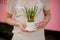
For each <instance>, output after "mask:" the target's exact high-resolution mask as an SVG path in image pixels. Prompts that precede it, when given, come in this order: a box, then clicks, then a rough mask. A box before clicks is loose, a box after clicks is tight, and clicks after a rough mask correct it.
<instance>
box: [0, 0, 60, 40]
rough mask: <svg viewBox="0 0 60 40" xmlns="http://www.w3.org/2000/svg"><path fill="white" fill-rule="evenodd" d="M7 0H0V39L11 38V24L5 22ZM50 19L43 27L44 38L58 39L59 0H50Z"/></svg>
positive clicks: (59, 23)
mask: <svg viewBox="0 0 60 40" xmlns="http://www.w3.org/2000/svg"><path fill="white" fill-rule="evenodd" d="M6 4H7V0H0V40H11V38H12V36H13V33H12V30H13V26H12V25H9V24H6V23H5V17H6V16H5V13H6ZM50 11H51V19H50V21H49V23H48V24H47V26H46V27H45V37H46V40H60V18H59V17H60V0H50Z"/></svg>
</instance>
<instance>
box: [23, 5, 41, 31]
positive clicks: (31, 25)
mask: <svg viewBox="0 0 60 40" xmlns="http://www.w3.org/2000/svg"><path fill="white" fill-rule="evenodd" d="M37 11H38V7H37V6H33V7H31V8H27V7H24V9H23V12H24V13H25V17H26V18H27V27H26V30H28V31H34V30H36V29H37V28H36V26H35V22H34V19H35V17H36V14H37ZM40 11H41V10H40Z"/></svg>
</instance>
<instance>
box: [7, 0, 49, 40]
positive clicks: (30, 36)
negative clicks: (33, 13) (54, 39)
mask: <svg viewBox="0 0 60 40" xmlns="http://www.w3.org/2000/svg"><path fill="white" fill-rule="evenodd" d="M34 5H36V6H37V7H38V9H42V10H41V12H40V13H39V15H38V16H37V17H36V18H35V20H34V21H35V22H36V27H37V28H38V30H35V31H33V32H31V31H28V30H25V28H26V27H27V24H26V18H25V16H24V13H23V11H22V8H24V7H28V8H31V7H33V6H34ZM13 15H15V19H12V16H13ZM49 19H50V9H49V0H8V5H7V13H6V22H7V23H8V24H10V25H13V26H14V30H13V33H14V36H13V38H12V40H45V38H44V27H45V26H46V25H47V23H48V22H49Z"/></svg>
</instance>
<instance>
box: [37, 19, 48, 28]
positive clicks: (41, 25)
mask: <svg viewBox="0 0 60 40" xmlns="http://www.w3.org/2000/svg"><path fill="white" fill-rule="evenodd" d="M47 23H48V20H43V21H42V22H38V23H36V26H37V28H44V27H45V26H46V25H47Z"/></svg>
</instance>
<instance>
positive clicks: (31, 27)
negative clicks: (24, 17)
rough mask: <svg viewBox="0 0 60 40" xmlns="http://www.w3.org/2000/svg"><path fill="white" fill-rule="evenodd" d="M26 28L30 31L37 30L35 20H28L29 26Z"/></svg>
mask: <svg viewBox="0 0 60 40" xmlns="http://www.w3.org/2000/svg"><path fill="white" fill-rule="evenodd" d="M25 30H28V31H35V30H37V28H36V26H35V22H27V27H26V28H25Z"/></svg>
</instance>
